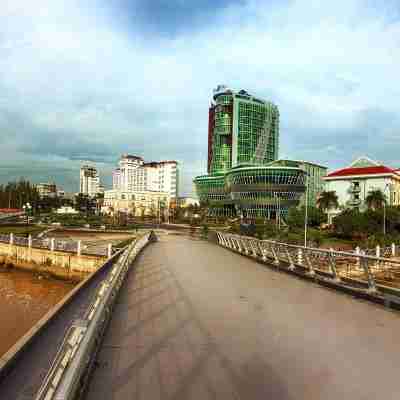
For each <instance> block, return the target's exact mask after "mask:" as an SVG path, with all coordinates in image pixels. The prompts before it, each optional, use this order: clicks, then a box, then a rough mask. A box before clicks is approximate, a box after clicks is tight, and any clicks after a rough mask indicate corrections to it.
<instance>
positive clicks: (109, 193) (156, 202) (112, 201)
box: [101, 190, 170, 217]
mask: <svg viewBox="0 0 400 400" xmlns="http://www.w3.org/2000/svg"><path fill="white" fill-rule="evenodd" d="M169 206H170V197H169V194H168V193H165V192H151V191H143V192H125V191H121V190H106V191H105V192H104V202H103V206H102V208H101V211H102V213H104V214H110V215H114V214H115V213H118V212H122V213H126V214H129V215H132V216H136V217H140V216H144V215H146V216H157V215H158V214H159V213H160V212H161V211H160V210H163V212H164V213H165V212H168V210H169Z"/></svg>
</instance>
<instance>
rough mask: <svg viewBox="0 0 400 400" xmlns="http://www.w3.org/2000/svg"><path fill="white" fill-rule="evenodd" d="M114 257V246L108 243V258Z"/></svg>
mask: <svg viewBox="0 0 400 400" xmlns="http://www.w3.org/2000/svg"><path fill="white" fill-rule="evenodd" d="M111 256H112V244H111V243H108V245H107V258H110V257H111Z"/></svg>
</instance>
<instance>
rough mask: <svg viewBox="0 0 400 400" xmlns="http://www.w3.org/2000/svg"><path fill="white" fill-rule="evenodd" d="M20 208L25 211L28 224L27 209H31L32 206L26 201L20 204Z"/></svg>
mask: <svg viewBox="0 0 400 400" xmlns="http://www.w3.org/2000/svg"><path fill="white" fill-rule="evenodd" d="M22 209H23V210H24V211H25V215H26V225H28V224H29V211H30V210H31V209H32V206H31V205H30V203H26V204H24V205H23V206H22Z"/></svg>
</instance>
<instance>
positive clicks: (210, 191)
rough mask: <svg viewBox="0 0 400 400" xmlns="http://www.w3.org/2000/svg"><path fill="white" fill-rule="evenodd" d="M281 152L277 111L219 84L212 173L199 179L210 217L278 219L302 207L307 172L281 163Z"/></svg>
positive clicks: (212, 122)
mask: <svg viewBox="0 0 400 400" xmlns="http://www.w3.org/2000/svg"><path fill="white" fill-rule="evenodd" d="M278 151H279V110H278V107H277V106H276V105H274V104H273V103H271V102H267V101H264V100H261V99H259V98H257V97H255V96H252V95H250V94H249V93H247V92H246V91H245V90H240V91H234V90H232V89H229V88H227V87H226V86H218V87H217V88H216V89H215V90H214V93H213V102H212V104H211V107H210V109H209V118H208V165H207V172H208V175H201V176H198V177H196V178H195V180H194V183H195V185H196V191H197V194H198V196H199V199H200V201H201V202H203V203H206V204H208V209H209V214H210V215H212V216H235V215H236V216H238V215H239V216H241V217H245V218H250V219H254V218H257V217H265V218H275V217H276V216H277V215H285V214H286V213H287V211H288V209H289V207H292V206H296V205H298V201H299V199H300V196H301V195H302V193H304V190H305V186H304V182H305V171H303V170H302V169H301V168H299V165H297V164H296V163H295V164H294V165H290V166H289V165H283V164H282V163H280V162H279V161H276V160H277V159H278Z"/></svg>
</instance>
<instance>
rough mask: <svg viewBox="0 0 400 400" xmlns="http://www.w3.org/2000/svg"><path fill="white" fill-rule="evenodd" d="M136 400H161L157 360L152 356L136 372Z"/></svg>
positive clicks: (155, 356)
mask: <svg viewBox="0 0 400 400" xmlns="http://www.w3.org/2000/svg"><path fill="white" fill-rule="evenodd" d="M137 375H138V377H137V378H138V396H137V398H138V400H149V399H151V400H159V399H161V387H160V378H159V377H160V375H159V368H158V358H157V355H154V356H153V357H152V358H150V359H149V360H148V361H147V362H146V363H145V364H144V365H143V366H142V367H141V368H140V369H139V370H138V374H137Z"/></svg>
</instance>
